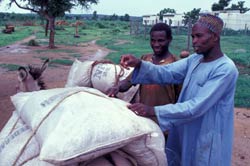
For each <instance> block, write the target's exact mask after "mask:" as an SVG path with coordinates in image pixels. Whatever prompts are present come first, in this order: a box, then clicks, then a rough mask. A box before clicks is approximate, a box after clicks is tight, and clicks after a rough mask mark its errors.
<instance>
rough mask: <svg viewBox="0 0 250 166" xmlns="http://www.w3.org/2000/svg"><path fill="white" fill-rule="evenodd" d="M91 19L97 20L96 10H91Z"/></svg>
mask: <svg viewBox="0 0 250 166" xmlns="http://www.w3.org/2000/svg"><path fill="white" fill-rule="evenodd" d="M92 19H93V20H97V19H98V15H97V12H96V11H94V12H93V16H92Z"/></svg>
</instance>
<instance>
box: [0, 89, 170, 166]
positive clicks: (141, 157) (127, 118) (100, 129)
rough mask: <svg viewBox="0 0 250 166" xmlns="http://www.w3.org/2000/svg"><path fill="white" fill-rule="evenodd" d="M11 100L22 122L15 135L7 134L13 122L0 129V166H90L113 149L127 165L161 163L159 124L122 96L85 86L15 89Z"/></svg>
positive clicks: (161, 147) (162, 153)
mask: <svg viewBox="0 0 250 166" xmlns="http://www.w3.org/2000/svg"><path fill="white" fill-rule="evenodd" d="M11 99H12V102H13V104H14V105H15V107H16V112H15V114H13V115H15V117H20V119H21V120H20V121H21V122H20V124H19V127H17V128H16V129H14V130H13V131H12V132H11V133H12V134H13V133H16V132H15V130H19V132H18V133H19V134H18V135H17V134H14V136H13V135H11V133H9V134H6V133H8V132H6V130H9V129H8V128H13V123H12V127H6V126H5V127H4V129H3V131H4V132H3V131H2V132H1V133H0V135H4V136H2V137H0V138H2V139H1V140H0V165H15V164H16V165H22V164H23V165H77V164H80V165H91V163H93V162H97V161H96V159H97V160H101V159H102V156H103V155H105V154H109V153H113V152H117V151H120V152H123V153H124V154H128V155H129V156H130V158H133V159H131V160H130V161H133V162H132V163H133V164H131V165H143V166H152V165H155V166H165V165H166V156H165V152H164V144H165V143H164V137H163V135H162V132H161V130H160V129H159V127H158V126H157V125H156V124H155V123H154V122H153V121H151V120H150V119H147V118H143V117H139V116H137V115H135V114H134V113H133V112H132V111H130V110H128V109H127V106H126V105H127V103H126V102H124V101H122V100H119V99H115V98H109V97H107V96H106V95H105V94H103V93H102V92H100V91H98V90H96V89H92V88H87V87H74V88H57V89H50V90H43V91H36V92H26V93H18V94H16V95H14V96H12V98H11ZM16 115H18V116H16ZM12 118H14V116H12ZM11 121H13V119H12V120H11V119H10V120H9V122H8V123H9V124H10V122H11ZM8 123H7V124H8ZM20 128H21V129H20ZM9 131H10V130H9ZM4 133H5V134H4ZM22 133H23V134H22ZM6 135H7V137H6ZM3 137H5V138H3ZM14 144H16V145H17V147H14ZM13 149H14V150H13ZM6 154H7V155H6ZM117 154H121V153H113V156H117ZM90 161H91V162H90ZM101 161H102V160H101Z"/></svg>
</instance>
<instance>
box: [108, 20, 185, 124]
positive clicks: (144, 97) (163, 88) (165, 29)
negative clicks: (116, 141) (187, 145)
mask: <svg viewBox="0 0 250 166" xmlns="http://www.w3.org/2000/svg"><path fill="white" fill-rule="evenodd" d="M171 41H172V31H171V28H170V27H169V26H168V25H167V24H165V23H157V24H155V25H154V26H153V27H152V28H151V30H150V45H151V48H152V50H153V53H151V54H147V55H143V56H142V57H141V59H142V60H144V61H147V62H150V63H153V64H155V65H165V64H169V63H172V62H175V61H176V60H177V57H176V56H175V55H173V54H172V53H171V52H170V51H169V44H170V42H171ZM130 79H131V77H130V76H129V77H127V78H126V79H125V80H122V81H120V82H119V83H118V85H116V86H114V87H112V88H111V89H110V90H109V93H108V95H109V96H111V97H112V96H116V94H117V93H118V92H126V91H128V90H129V89H130V88H131V87H132V84H131V81H130ZM179 92H180V86H179V85H174V84H162V85H156V84H148V85H140V86H139V90H138V91H137V93H136V95H135V98H134V99H133V100H132V103H134V106H136V107H137V108H138V109H143V110H146V109H147V107H148V106H156V105H165V104H168V103H176V101H177V99H178V96H179ZM151 119H153V120H155V121H156V118H155V117H151ZM156 122H157V121H156Z"/></svg>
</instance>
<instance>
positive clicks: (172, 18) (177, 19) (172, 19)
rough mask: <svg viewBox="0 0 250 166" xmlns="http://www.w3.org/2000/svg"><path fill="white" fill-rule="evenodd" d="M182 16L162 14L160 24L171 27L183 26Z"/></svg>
mask: <svg viewBox="0 0 250 166" xmlns="http://www.w3.org/2000/svg"><path fill="white" fill-rule="evenodd" d="M183 16H184V14H177V13H168V14H164V15H163V20H162V22H164V23H166V24H168V25H170V26H171V27H179V26H184V22H183Z"/></svg>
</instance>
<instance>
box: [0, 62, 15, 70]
mask: <svg viewBox="0 0 250 166" xmlns="http://www.w3.org/2000/svg"><path fill="white" fill-rule="evenodd" d="M0 67H1V68H4V69H7V70H8V71H16V70H18V68H19V67H20V65H16V64H0Z"/></svg>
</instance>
